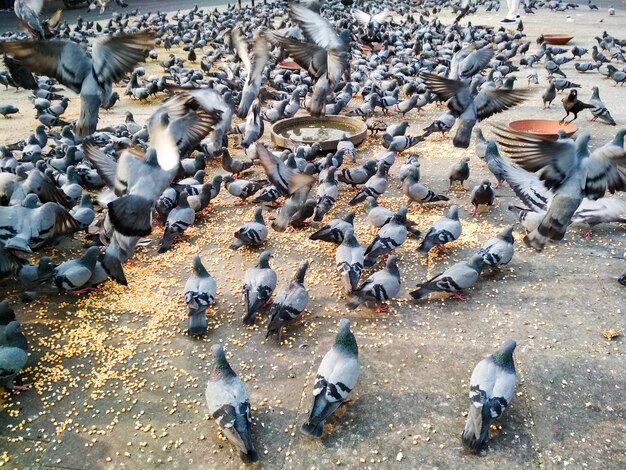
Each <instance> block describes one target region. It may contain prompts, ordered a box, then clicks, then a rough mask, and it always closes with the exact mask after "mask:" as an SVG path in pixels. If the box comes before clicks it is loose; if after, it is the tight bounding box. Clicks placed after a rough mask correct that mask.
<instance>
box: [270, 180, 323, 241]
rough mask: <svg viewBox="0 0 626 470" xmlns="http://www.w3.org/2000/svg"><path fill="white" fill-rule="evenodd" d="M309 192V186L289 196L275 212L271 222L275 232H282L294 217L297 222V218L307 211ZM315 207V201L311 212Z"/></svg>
mask: <svg viewBox="0 0 626 470" xmlns="http://www.w3.org/2000/svg"><path fill="white" fill-rule="evenodd" d="M310 192H311V187H310V186H303V187H302V188H299V189H298V190H296V191H295V192H294V193H293V194H292V195H291V196H289V197H288V198H287V200H286V201H285V203H284V204H283V205H282V207H280V208H279V209H278V211H277V212H276V218H275V219H274V221H273V222H272V228H273V229H274V230H276V231H277V232H284V231H285V230H287V227H288V226H289V225H290V224H291V221H292V220H294V217H295V220H296V222H297V220H298V218H300V216H301V215H302V211H307V210H308V209H307V201H308V200H309V193H310ZM316 206H317V201H315V200H314V205H313V212H315V207H316ZM307 217H310V216H307ZM292 227H293V226H292Z"/></svg>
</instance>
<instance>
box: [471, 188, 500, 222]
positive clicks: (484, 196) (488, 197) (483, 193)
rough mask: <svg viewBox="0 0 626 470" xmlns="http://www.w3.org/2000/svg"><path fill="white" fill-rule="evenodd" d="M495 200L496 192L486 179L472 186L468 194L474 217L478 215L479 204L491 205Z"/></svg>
mask: <svg viewBox="0 0 626 470" xmlns="http://www.w3.org/2000/svg"><path fill="white" fill-rule="evenodd" d="M495 200H496V192H495V191H494V190H493V188H492V187H491V181H489V180H487V179H486V180H483V182H482V183H480V184H478V185H476V186H474V189H472V193H471V196H470V201H471V203H472V205H473V206H474V210H473V211H472V215H473V216H474V217H476V216H477V215H478V206H480V205H481V204H482V205H487V206H489V207H491V206H493V203H494V201H495Z"/></svg>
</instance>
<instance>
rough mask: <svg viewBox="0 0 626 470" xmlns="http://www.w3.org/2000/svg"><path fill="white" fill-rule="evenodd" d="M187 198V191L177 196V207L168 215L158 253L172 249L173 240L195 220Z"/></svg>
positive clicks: (194, 214)
mask: <svg viewBox="0 0 626 470" xmlns="http://www.w3.org/2000/svg"><path fill="white" fill-rule="evenodd" d="M188 197H189V195H188V194H187V191H183V192H182V193H180V194H179V195H178V205H177V206H176V207H174V208H173V209H172V210H171V211H170V213H169V214H168V216H167V220H166V221H165V227H164V229H165V230H164V232H163V238H162V239H161V246H160V247H159V253H165V252H166V251H167V250H169V249H170V248H171V247H172V243H173V242H174V238H176V237H177V236H181V235H182V233H183V232H184V231H185V230H187V228H189V226H191V225H192V224H193V222H194V220H195V219H196V213H195V212H194V210H193V209H192V208H191V207H189V202H188V201H187V198H188Z"/></svg>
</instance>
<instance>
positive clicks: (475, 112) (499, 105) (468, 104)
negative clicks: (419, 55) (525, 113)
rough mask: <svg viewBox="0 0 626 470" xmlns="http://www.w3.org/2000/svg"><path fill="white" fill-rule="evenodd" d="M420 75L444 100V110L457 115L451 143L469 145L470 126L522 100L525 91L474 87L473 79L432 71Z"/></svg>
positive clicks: (475, 84)
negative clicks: (436, 73)
mask: <svg viewBox="0 0 626 470" xmlns="http://www.w3.org/2000/svg"><path fill="white" fill-rule="evenodd" d="M420 77H421V78H422V79H423V80H424V81H425V82H426V85H427V86H428V88H429V89H430V91H432V92H433V93H435V94H436V95H437V96H438V97H439V99H441V100H443V101H448V109H450V112H451V114H452V115H453V116H454V117H457V118H459V126H458V128H457V131H456V135H455V136H454V141H453V142H454V146H455V147H458V148H467V147H469V143H470V139H471V137H472V129H473V128H474V125H475V124H476V123H477V122H479V121H482V120H484V119H487V118H488V117H490V116H493V115H494V114H498V113H501V112H503V111H506V110H507V109H510V108H512V107H513V106H517V105H518V104H520V103H522V102H523V101H524V99H525V98H526V96H527V95H528V91H527V90H506V89H504V88H500V89H495V88H486V89H482V90H480V91H479V90H478V84H477V82H471V83H468V82H467V81H464V80H451V79H449V78H444V77H440V76H439V75H435V74H433V73H422V74H420Z"/></svg>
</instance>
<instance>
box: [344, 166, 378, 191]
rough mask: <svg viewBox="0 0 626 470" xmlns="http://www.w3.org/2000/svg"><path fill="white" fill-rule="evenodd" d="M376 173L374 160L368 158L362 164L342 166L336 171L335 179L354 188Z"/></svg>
mask: <svg viewBox="0 0 626 470" xmlns="http://www.w3.org/2000/svg"><path fill="white" fill-rule="evenodd" d="M375 174H376V160H368V161H366V162H365V163H363V165H361V166H357V167H353V168H342V169H341V170H340V171H339V172H338V173H337V179H338V180H339V181H341V182H342V183H346V184H349V185H351V186H352V187H353V188H356V187H357V186H358V185H360V184H365V183H366V182H367V180H369V179H370V178H371V177H372V176H374V175H375Z"/></svg>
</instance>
